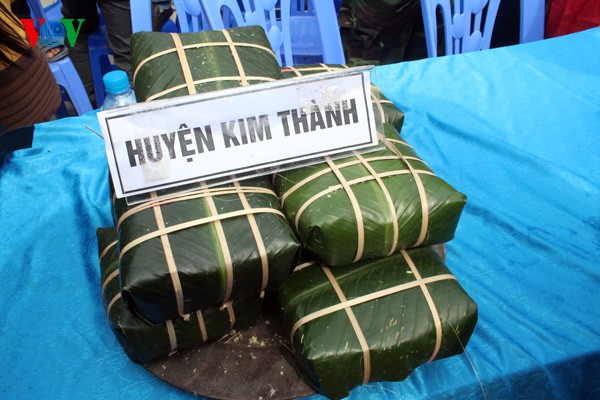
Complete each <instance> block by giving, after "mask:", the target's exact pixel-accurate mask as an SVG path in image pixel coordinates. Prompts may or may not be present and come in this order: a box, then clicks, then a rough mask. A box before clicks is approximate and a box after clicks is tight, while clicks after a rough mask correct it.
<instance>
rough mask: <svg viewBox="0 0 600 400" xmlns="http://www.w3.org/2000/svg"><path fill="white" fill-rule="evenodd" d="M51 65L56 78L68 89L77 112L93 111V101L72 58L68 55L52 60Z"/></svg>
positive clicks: (80, 113)
mask: <svg viewBox="0 0 600 400" xmlns="http://www.w3.org/2000/svg"><path fill="white" fill-rule="evenodd" d="M49 65H50V69H51V70H52V74H53V75H54V79H56V82H57V83H58V84H59V85H60V86H62V87H63V88H64V89H65V90H66V92H67V94H68V95H69V98H70V99H71V103H73V107H75V110H76V111H77V114H79V115H82V114H85V113H87V112H90V111H92V103H91V102H90V99H89V97H88V95H87V93H86V91H85V88H84V87H83V83H82V82H81V79H79V75H78V74H77V70H76V69H75V66H74V65H73V62H72V61H71V59H70V58H68V57H67V58H63V59H62V60H58V61H55V62H51V63H49Z"/></svg>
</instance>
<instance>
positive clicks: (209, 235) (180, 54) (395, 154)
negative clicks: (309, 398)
mask: <svg viewBox="0 0 600 400" xmlns="http://www.w3.org/2000/svg"><path fill="white" fill-rule="evenodd" d="M132 55H133V66H134V69H135V78H134V84H135V90H136V94H137V97H138V100H140V101H149V100H154V99H160V98H167V97H174V96H182V95H187V94H193V93H199V92H205V91H211V90H219V89H224V88H228V87H234V86H240V85H248V84H253V83H259V82H267V81H271V80H276V79H281V78H284V77H285V78H287V77H292V76H302V75H305V74H311V73H318V72H326V71H330V70H335V69H340V68H345V66H339V65H338V66H334V65H314V66H305V67H297V68H293V67H290V68H286V69H284V70H283V74H282V72H281V71H280V69H279V66H278V65H277V61H276V59H275V57H274V55H273V53H272V52H271V50H270V48H269V42H268V40H267V39H266V36H265V34H264V31H262V30H261V29H260V28H258V27H249V28H234V29H229V30H225V31H206V32H201V33H195V34H162V33H140V34H136V35H134V37H133V39H132ZM372 99H373V107H374V111H375V115H376V119H377V120H378V122H379V124H378V126H379V127H381V129H380V132H379V141H380V145H381V146H380V147H379V148H378V150H376V151H369V152H354V153H352V154H351V155H348V156H345V157H343V158H336V159H332V158H328V157H325V158H323V160H322V162H320V163H317V164H312V165H310V166H304V167H300V168H297V169H292V170H287V171H282V172H278V173H277V174H276V175H275V176H265V177H260V178H253V179H248V180H241V181H237V182H234V183H230V184H226V185H221V186H211V187H206V185H204V184H198V185H197V187H196V188H193V190H191V191H190V190H187V191H185V192H183V193H181V192H177V191H167V192H165V193H153V194H152V195H150V196H148V197H147V198H146V199H145V201H143V202H142V203H140V204H136V205H128V204H127V202H126V201H125V199H116V198H114V196H113V201H112V209H113V216H114V219H115V227H112V228H101V229H99V230H98V241H99V251H100V264H101V268H102V298H103V303H104V306H105V309H106V313H107V317H108V319H109V321H110V324H111V327H112V329H113V331H114V332H115V334H116V336H117V337H118V339H119V341H120V342H121V344H122V345H123V347H124V349H125V350H126V352H127V353H128V354H129V355H130V357H131V358H132V359H134V360H135V361H137V362H142V363H144V362H147V361H149V360H152V359H154V358H157V357H160V356H164V355H167V354H170V353H172V352H174V351H176V350H177V349H184V348H191V347H194V346H197V345H199V344H201V343H203V342H205V341H208V340H214V339H218V338H219V337H221V336H223V335H224V334H226V333H227V332H228V331H229V330H230V329H233V328H236V329H243V328H245V327H248V326H250V325H251V324H253V323H254V322H255V321H256V320H257V318H259V315H260V307H261V299H262V296H263V294H264V293H265V291H267V292H268V291H271V292H278V296H279V299H280V306H281V312H282V316H283V320H284V325H285V329H286V331H287V333H288V335H289V340H290V343H289V345H290V346H289V347H290V348H291V349H293V351H294V352H295V354H296V356H297V358H298V360H299V362H300V365H301V366H302V368H303V370H304V372H305V377H306V379H307V381H308V382H309V383H310V384H311V385H312V386H313V387H314V388H315V389H316V390H317V391H319V392H321V393H323V394H325V395H326V396H329V397H331V398H341V397H344V396H346V395H347V394H348V393H349V391H350V390H351V389H352V388H353V387H355V386H358V385H360V384H363V383H367V382H370V381H390V380H401V379H403V378H405V377H406V376H407V375H408V374H410V372H411V371H412V370H413V369H414V368H416V367H417V366H419V365H421V364H423V363H425V362H429V361H432V360H434V359H438V358H442V357H447V356H450V355H453V354H457V353H460V352H461V351H462V349H463V347H462V346H463V345H464V344H466V342H467V341H468V339H469V337H470V335H471V333H472V331H473V329H474V327H475V324H476V321H477V306H476V304H475V303H474V302H473V301H472V300H471V299H470V298H469V296H468V295H467V294H466V293H465V292H464V291H463V289H462V288H461V287H460V285H459V284H458V282H457V280H456V279H455V278H454V276H453V275H452V274H451V273H450V272H449V271H448V269H447V268H446V266H445V265H444V263H443V260H442V259H441V258H440V256H439V255H438V254H437V253H436V251H434V250H433V248H432V247H431V245H434V244H440V243H444V242H447V241H449V240H451V239H452V238H453V235H454V231H455V229H456V226H457V223H458V221H459V218H460V214H461V211H462V208H463V206H464V204H465V200H466V199H465V196H464V195H463V194H461V193H459V192H457V191H456V190H454V189H453V188H452V187H451V186H450V185H448V184H447V183H446V182H444V181H443V180H442V179H440V178H439V177H437V176H436V175H435V174H434V173H433V172H432V171H431V169H430V168H429V167H428V166H427V164H426V163H425V162H424V161H423V160H421V159H420V158H419V156H418V155H417V154H416V152H415V151H414V149H412V147H411V146H410V145H408V144H407V143H406V142H405V141H404V140H403V139H402V138H401V137H400V135H399V131H400V130H401V128H402V123H403V120H404V114H403V113H402V111H400V110H399V109H397V108H396V107H395V106H394V105H393V104H392V103H391V102H390V101H389V100H387V99H385V98H384V97H383V95H382V94H381V92H380V91H379V89H377V88H376V87H373V88H372ZM188 189H189V188H188ZM292 271H293V272H292Z"/></svg>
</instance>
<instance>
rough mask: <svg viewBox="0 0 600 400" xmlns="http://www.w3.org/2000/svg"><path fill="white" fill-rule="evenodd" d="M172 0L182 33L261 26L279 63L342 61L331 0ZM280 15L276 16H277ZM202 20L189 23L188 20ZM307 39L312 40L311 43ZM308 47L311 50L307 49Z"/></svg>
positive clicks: (338, 34)
mask: <svg viewBox="0 0 600 400" xmlns="http://www.w3.org/2000/svg"><path fill="white" fill-rule="evenodd" d="M301 3H302V4H301V5H300V2H298V1H297V0H294V4H292V0H281V1H278V0H175V7H176V9H177V15H178V19H179V18H180V19H179V26H180V28H181V31H182V32H192V31H194V32H195V31H198V30H200V29H198V28H199V27H202V28H204V29H224V28H228V27H231V26H249V25H260V26H262V27H263V28H264V30H265V32H266V34H267V37H268V38H269V42H270V44H271V47H272V48H273V52H274V53H275V55H276V56H277V59H278V61H279V64H280V65H294V64H296V63H297V62H294V57H295V56H296V61H298V60H300V61H299V62H302V60H304V58H303V57H308V56H312V57H314V56H319V57H320V59H319V61H323V62H326V63H332V64H343V63H345V61H346V60H345V58H344V52H343V48H342V41H341V37H340V32H339V28H338V24H337V16H336V12H335V6H334V3H333V0H310V1H309V3H310V4H309V7H308V9H304V1H302V2H301ZM278 15H279V16H280V18H277V16H278ZM200 17H201V18H202V22H203V24H201V23H197V25H196V26H190V24H189V21H190V19H192V20H194V21H197V20H198V18H200ZM309 42H313V43H315V44H314V45H313V44H310V43H309ZM307 49H310V50H307Z"/></svg>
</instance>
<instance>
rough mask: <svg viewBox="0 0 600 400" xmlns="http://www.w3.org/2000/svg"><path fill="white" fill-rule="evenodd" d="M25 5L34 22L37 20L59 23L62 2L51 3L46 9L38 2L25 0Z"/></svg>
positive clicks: (38, 0) (36, 0)
mask: <svg viewBox="0 0 600 400" xmlns="http://www.w3.org/2000/svg"><path fill="white" fill-rule="evenodd" d="M27 5H28V6H29V13H30V14H31V18H33V19H35V20H36V22H37V20H38V19H49V20H52V21H59V20H60V19H62V17H63V15H62V12H61V11H60V9H61V7H62V2H61V1H60V0H58V1H56V2H54V3H51V4H49V5H47V6H46V7H44V5H43V4H42V2H41V1H40V0H27Z"/></svg>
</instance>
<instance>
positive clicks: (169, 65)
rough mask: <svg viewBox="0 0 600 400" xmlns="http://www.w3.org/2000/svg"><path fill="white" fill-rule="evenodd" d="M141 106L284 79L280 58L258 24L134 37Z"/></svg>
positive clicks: (133, 67)
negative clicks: (276, 55) (173, 98)
mask: <svg viewBox="0 0 600 400" xmlns="http://www.w3.org/2000/svg"><path fill="white" fill-rule="evenodd" d="M131 59H132V60H131V61H132V69H133V71H134V77H133V82H134V87H135V94H136V97H137V99H138V101H139V102H142V101H150V100H156V99H163V98H172V97H178V96H184V95H188V94H194V93H203V92H208V91H213V90H220V89H225V88H230V87H237V86H246V85H250V84H254V83H260V82H269V81H274V80H276V79H281V78H282V74H281V71H280V69H279V64H278V63H277V59H276V58H275V55H274V54H273V51H272V50H271V46H270V44H269V40H268V39H267V37H266V35H265V32H264V30H263V29H262V28H261V27H258V26H249V27H243V28H232V29H226V30H221V31H203V32H196V33H180V34H168V33H161V32H138V33H135V34H134V35H133V36H132V37H131Z"/></svg>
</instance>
